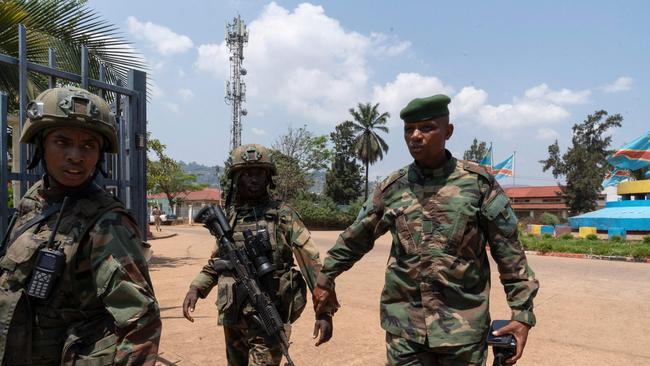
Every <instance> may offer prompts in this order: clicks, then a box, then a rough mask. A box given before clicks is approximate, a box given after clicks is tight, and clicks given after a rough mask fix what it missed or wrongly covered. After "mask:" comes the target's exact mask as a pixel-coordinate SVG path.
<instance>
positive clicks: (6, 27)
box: [0, 0, 146, 110]
mask: <svg viewBox="0 0 650 366" xmlns="http://www.w3.org/2000/svg"><path fill="white" fill-rule="evenodd" d="M19 24H23V25H24V26H25V28H26V30H27V59H28V60H29V61H31V62H34V63H37V64H41V65H47V63H48V48H50V47H51V48H54V50H55V51H56V55H57V64H58V67H59V68H60V69H63V70H65V71H68V72H73V73H76V74H79V73H80V71H81V64H80V61H79V60H80V57H81V56H80V46H81V45H85V46H86V47H87V48H88V56H89V73H90V77H91V78H93V79H99V68H100V64H103V65H105V66H106V70H107V74H106V79H107V81H108V82H110V83H115V82H116V81H117V79H121V80H126V78H127V72H128V69H131V68H135V69H146V64H145V61H144V59H143V58H142V57H141V56H140V55H139V54H138V53H137V52H136V51H135V50H134V49H133V48H132V47H131V46H130V44H129V43H130V42H128V41H127V40H125V39H124V38H122V37H121V36H120V31H119V28H118V27H117V26H116V25H113V24H110V23H109V22H107V21H106V20H102V19H101V18H100V16H99V14H98V13H97V12H96V11H94V10H92V9H90V8H89V7H88V6H87V5H86V1H79V0H61V1H49V0H11V1H0V30H1V31H0V33H2V36H0V53H4V54H7V55H9V56H13V57H18V40H17V37H18V25H19ZM47 87H48V83H47V78H46V77H45V76H43V75H41V74H37V73H29V75H28V85H27V94H28V97H29V98H30V99H31V98H34V97H35V96H36V95H37V94H38V93H40V91H42V90H45V89H47ZM0 90H4V91H6V92H8V93H9V101H10V106H9V107H10V110H13V109H16V108H17V95H18V68H17V67H16V66H14V65H6V64H0Z"/></svg>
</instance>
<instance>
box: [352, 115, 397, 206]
mask: <svg viewBox="0 0 650 366" xmlns="http://www.w3.org/2000/svg"><path fill="white" fill-rule="evenodd" d="M350 114H351V115H352V118H353V120H352V121H351V122H352V124H351V127H352V129H354V132H355V133H356V134H357V135H356V137H355V140H354V150H355V152H356V154H357V158H359V160H361V161H362V162H363V163H364V165H365V171H366V189H365V198H368V166H369V165H370V164H374V163H375V162H377V161H379V160H381V159H383V158H384V153H385V152H388V144H387V143H386V141H384V139H383V138H382V137H381V136H379V134H378V131H382V132H385V133H388V127H387V126H386V124H387V123H388V118H390V114H389V113H388V112H384V113H380V112H379V103H377V104H375V105H371V104H370V103H366V104H363V103H359V104H358V105H357V109H354V108H350Z"/></svg>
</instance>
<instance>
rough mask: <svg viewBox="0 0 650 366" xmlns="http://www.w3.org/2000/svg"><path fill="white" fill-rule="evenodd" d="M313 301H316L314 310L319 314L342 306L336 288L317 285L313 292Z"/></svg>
mask: <svg viewBox="0 0 650 366" xmlns="http://www.w3.org/2000/svg"><path fill="white" fill-rule="evenodd" d="M312 301H313V302H314V312H315V313H316V315H317V316H318V315H319V314H323V313H327V312H328V311H330V312H331V311H332V310H334V311H335V310H336V309H338V308H339V307H340V305H339V301H338V300H337V299H336V292H335V291H334V289H331V290H328V289H326V288H323V287H320V286H316V288H315V289H314V292H313V296H312Z"/></svg>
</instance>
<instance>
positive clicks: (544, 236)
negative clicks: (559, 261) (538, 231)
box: [542, 233, 553, 239]
mask: <svg viewBox="0 0 650 366" xmlns="http://www.w3.org/2000/svg"><path fill="white" fill-rule="evenodd" d="M542 238H543V239H553V235H551V234H549V233H544V234H543V235H542Z"/></svg>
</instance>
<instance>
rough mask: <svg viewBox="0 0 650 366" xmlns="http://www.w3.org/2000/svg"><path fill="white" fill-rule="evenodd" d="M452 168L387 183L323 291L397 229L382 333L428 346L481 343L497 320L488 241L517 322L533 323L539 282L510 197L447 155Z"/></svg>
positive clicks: (328, 262) (348, 239)
mask: <svg viewBox="0 0 650 366" xmlns="http://www.w3.org/2000/svg"><path fill="white" fill-rule="evenodd" d="M448 158H449V159H448V161H447V163H446V164H445V166H443V167H441V168H438V169H435V170H434V169H423V168H420V167H419V166H418V165H417V164H416V163H413V164H411V165H409V166H407V167H405V168H403V169H401V170H399V171H397V172H395V173H393V174H392V175H391V176H390V177H389V178H387V179H386V180H384V181H383V182H382V183H381V184H380V185H379V186H378V188H377V189H376V190H375V192H374V194H373V195H372V197H370V198H369V199H368V201H367V202H366V204H365V205H364V207H363V208H362V210H361V212H360V213H359V216H358V217H357V219H356V221H355V222H354V223H353V224H352V225H351V226H350V227H348V228H347V229H346V230H345V231H344V232H343V233H342V234H341V235H340V236H339V239H338V241H337V242H336V244H335V245H334V247H332V248H331V249H330V250H329V251H328V256H327V257H326V259H325V260H324V265H323V269H322V271H321V274H320V275H319V277H318V285H319V286H322V287H325V288H334V279H335V278H336V276H338V275H339V274H341V273H342V272H343V271H346V270H348V269H350V267H352V265H353V264H354V263H355V262H356V261H358V260H359V259H361V257H362V256H363V255H364V254H365V253H367V252H368V251H370V250H371V249H372V248H373V245H374V241H375V239H376V238H378V237H379V236H381V235H382V234H384V233H385V232H386V231H388V230H390V232H391V234H392V237H393V244H392V248H391V260H390V261H389V264H388V268H387V269H386V275H385V284H384V289H383V292H382V295H381V307H380V317H381V325H382V327H383V328H384V329H385V330H386V331H387V332H389V333H392V334H395V335H398V336H401V337H404V338H406V339H409V340H411V341H414V342H417V343H420V344H425V343H427V342H428V345H429V346H430V347H439V346H457V345H464V344H470V343H475V342H479V341H480V340H481V339H483V337H484V336H485V335H486V334H487V330H488V327H489V322H490V316H489V309H488V297H489V293H490V268H489V263H488V258H487V254H486V241H487V242H488V243H489V245H490V253H491V255H492V257H493V258H494V260H495V261H496V263H497V265H498V270H499V273H500V279H501V283H502V284H503V286H504V288H505V292H506V296H507V300H508V304H509V306H510V308H511V309H512V319H514V320H518V321H521V322H524V323H527V324H530V325H534V324H535V317H534V315H533V298H534V297H535V294H536V293H537V289H538V286H539V285H538V282H537V280H535V278H534V273H533V271H532V270H531V269H530V268H529V267H528V265H527V262H526V256H525V254H524V251H523V249H522V247H521V244H520V242H519V240H518V239H517V219H516V217H515V214H514V212H513V210H512V208H511V207H510V204H509V200H508V197H507V196H506V195H505V193H504V192H503V190H502V189H501V187H500V186H499V184H498V183H496V181H495V180H494V179H493V178H492V177H491V176H490V175H489V174H488V173H487V172H486V171H485V170H484V169H483V168H481V167H480V166H478V165H476V164H473V163H465V162H462V161H457V160H456V159H455V158H453V157H451V154H449V153H448Z"/></svg>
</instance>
